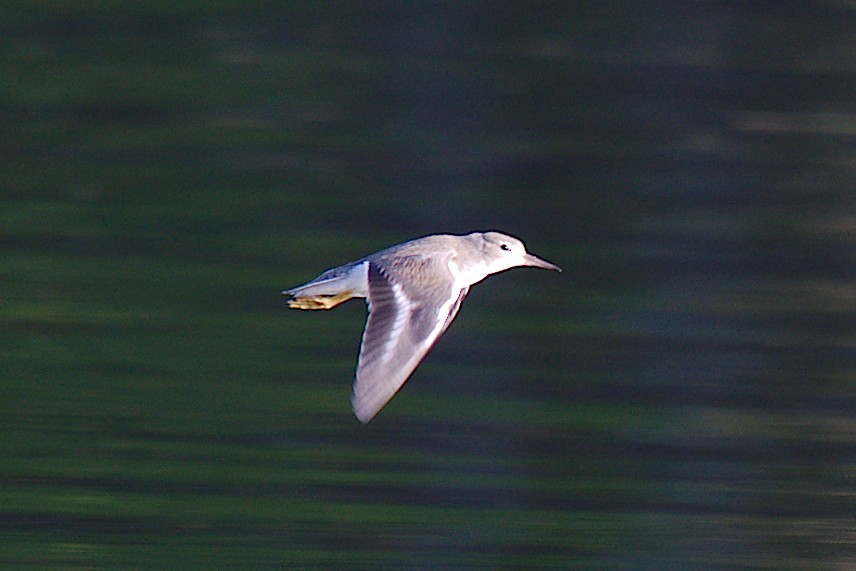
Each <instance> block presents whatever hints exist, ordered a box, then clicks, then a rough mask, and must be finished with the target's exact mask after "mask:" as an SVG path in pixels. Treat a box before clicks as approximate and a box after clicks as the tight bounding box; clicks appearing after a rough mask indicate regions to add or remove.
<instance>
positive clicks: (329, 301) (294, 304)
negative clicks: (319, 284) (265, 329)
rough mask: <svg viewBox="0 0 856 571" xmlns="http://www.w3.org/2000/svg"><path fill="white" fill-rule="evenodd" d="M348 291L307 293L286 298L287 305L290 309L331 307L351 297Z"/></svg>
mask: <svg viewBox="0 0 856 571" xmlns="http://www.w3.org/2000/svg"><path fill="white" fill-rule="evenodd" d="M352 297H353V295H352V294H351V292H350V291H344V292H342V293H337V294H336V295H307V296H304V297H296V298H294V299H289V300H288V307H290V308H292V309H331V308H333V307H336V306H337V305H339V304H340V303H342V302H344V301H348V300H349V299H351V298H352Z"/></svg>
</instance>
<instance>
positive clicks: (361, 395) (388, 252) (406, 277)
mask: <svg viewBox="0 0 856 571" xmlns="http://www.w3.org/2000/svg"><path fill="white" fill-rule="evenodd" d="M517 266H533V267H536V268H544V269H546V270H555V271H557V272H561V271H562V269H561V268H560V267H559V266H557V265H555V264H551V263H550V262H548V261H546V260H542V259H541V258H538V257H536V256H533V255H532V254H529V253H527V252H526V248H525V247H524V246H523V242H521V241H520V240H518V239H517V238H513V237H511V236H507V235H505V234H500V233H499V232H473V233H472V234H466V235H463V236H456V235H452V234H436V235H432V236H425V237H424V238H418V239H416V240H411V241H410V242H404V243H403V244H398V245H397V246H392V247H390V248H387V249H385V250H381V251H380V252H376V253H374V254H371V255H369V256H366V257H364V258H360V259H359V260H356V261H354V262H350V263H347V264H344V265H342V266H338V267H336V268H331V269H329V270H327V271H326V272H324V273H322V274H321V275H320V276H318V277H317V278H315V279H314V280H312V281H310V282H308V283H305V284H303V285H300V286H297V287H294V288H291V289H287V290H285V291H283V292H282V293H283V294H285V295H289V296H291V299H290V300H289V301H288V306H289V307H292V308H295V309H330V308H332V307H335V306H336V305H338V304H340V303H342V302H344V301H347V300H349V299H351V298H354V297H364V298H366V303H367V304H368V311H369V313H368V319H367V320H366V328H365V331H363V340H362V345H361V346H360V357H359V362H358V363H357V373H356V378H355V380H354V394H353V396H352V398H351V401H352V403H353V406H354V414H355V415H356V417H357V418H358V419H359V420H360V421H361V422H363V423H366V422H368V421H370V420H371V419H372V418H374V416H375V415H376V414H377V413H378V411H380V409H381V408H383V406H384V405H385V404H386V403H387V402H388V401H389V399H391V398H392V397H393V395H395V393H396V392H398V389H400V388H401V386H402V385H403V384H404V382H405V381H406V380H407V378H408V377H410V375H411V373H413V370H414V369H416V366H417V365H419V363H420V361H422V359H423V358H424V357H425V355H426V354H427V353H428V351H429V350H430V349H431V347H432V346H433V345H434V343H435V342H436V341H437V339H438V338H439V337H440V335H442V334H443V332H444V331H446V329H447V328H448V327H449V324H450V323H451V322H452V320H453V319H454V318H455V315H456V314H457V313H458V309H460V307H461V302H462V301H463V300H464V297H465V296H466V295H467V292H468V291H469V289H470V286H471V285H473V284H475V283H478V282H480V281H481V280H483V279H484V278H486V277H487V276H489V275H490V274H495V273H497V272H502V271H505V270H507V269H510V268H514V267H517Z"/></svg>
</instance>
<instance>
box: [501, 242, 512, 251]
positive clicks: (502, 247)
mask: <svg viewBox="0 0 856 571" xmlns="http://www.w3.org/2000/svg"><path fill="white" fill-rule="evenodd" d="M499 247H500V248H501V249H503V250H505V251H506V252H510V251H511V246H509V245H508V244H502V245H500V246H499Z"/></svg>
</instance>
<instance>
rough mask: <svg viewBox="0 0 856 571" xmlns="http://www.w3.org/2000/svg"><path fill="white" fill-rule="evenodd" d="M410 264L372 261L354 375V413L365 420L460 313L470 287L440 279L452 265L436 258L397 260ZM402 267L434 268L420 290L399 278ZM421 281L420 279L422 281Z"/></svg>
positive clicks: (406, 377)
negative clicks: (442, 272) (438, 262)
mask: <svg viewBox="0 0 856 571" xmlns="http://www.w3.org/2000/svg"><path fill="white" fill-rule="evenodd" d="M397 262H399V263H402V264H408V266H407V267H406V268H405V269H402V267H395V266H391V265H389V264H384V261H383V260H376V261H371V262H370V263H369V268H368V282H369V288H368V289H369V292H368V304H369V315H368V319H367V320H366V329H365V331H364V332H363V341H362V345H361V347H360V358H359V363H358V365H357V374H356V379H355V380H354V394H353V397H352V402H353V406H354V414H355V415H356V416H357V418H359V419H360V421H362V422H364V423H365V422H368V421H369V420H371V419H372V418H373V417H374V416H375V415H376V414H377V413H378V411H380V409H381V408H383V406H384V405H385V404H386V403H387V402H388V401H389V399H391V398H392V397H393V395H395V393H396V392H398V390H399V389H400V388H401V387H402V385H404V383H405V381H407V379H408V377H410V375H411V374H412V373H413V371H414V370H415V369H416V367H417V366H418V365H419V363H420V362H421V361H422V359H423V358H424V357H425V355H426V354H427V353H428V351H430V350H431V347H433V346H434V343H436V341H437V339H438V338H439V337H440V335H441V334H442V333H443V332H444V331H445V330H446V329H447V328H448V327H449V324H450V323H451V322H452V320H453V319H454V318H455V315H456V314H457V312H458V309H459V308H460V306H461V302H462V301H463V299H464V297H465V296H466V294H467V291H468V290H469V288H468V287H464V288H458V287H457V286H456V285H455V282H454V278H453V277H452V275H451V273H448V278H446V277H445V276H442V278H443V279H437V275H438V274H437V272H441V271H443V270H445V271H446V272H449V270H448V264H447V263H444V264H443V265H441V266H438V265H437V261H436V259H430V258H426V259H424V260H422V261H421V265H420V261H419V260H415V261H414V260H397ZM402 271H406V272H410V274H414V273H417V274H418V272H420V271H421V272H426V273H428V274H429V275H430V276H431V277H432V279H431V280H429V281H428V282H425V280H422V282H420V286H425V285H426V283H427V285H428V287H420V288H419V289H417V288H414V286H413V285H409V286H408V285H406V284H408V283H409V282H408V281H407V280H402V279H397V278H396V277H395V276H396V275H401V272H402ZM417 281H418V280H417Z"/></svg>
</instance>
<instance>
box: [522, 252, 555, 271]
mask: <svg viewBox="0 0 856 571" xmlns="http://www.w3.org/2000/svg"><path fill="white" fill-rule="evenodd" d="M523 260H524V261H525V262H526V265H527V266H533V267H535V268H543V269H545V270H554V271H557V272H561V271H562V268H560V267H559V266H557V265H556V264H551V263H550V262H548V261H547V260H542V259H541V258H539V257H538V256H533V255H532V254H524V255H523Z"/></svg>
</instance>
